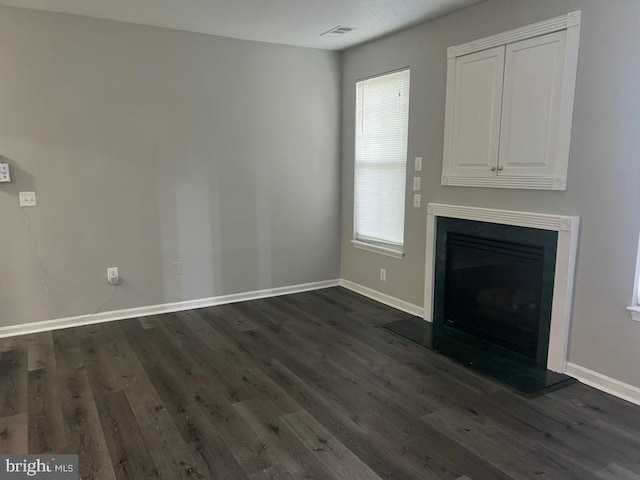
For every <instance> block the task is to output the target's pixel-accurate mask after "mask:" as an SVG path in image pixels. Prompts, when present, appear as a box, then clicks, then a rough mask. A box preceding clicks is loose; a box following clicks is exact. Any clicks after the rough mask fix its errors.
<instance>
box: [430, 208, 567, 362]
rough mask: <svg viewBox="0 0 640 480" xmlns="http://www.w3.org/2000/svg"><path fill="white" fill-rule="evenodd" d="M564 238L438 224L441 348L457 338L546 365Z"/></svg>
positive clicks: (437, 331)
mask: <svg viewBox="0 0 640 480" xmlns="http://www.w3.org/2000/svg"><path fill="white" fill-rule="evenodd" d="M557 237H558V235H557V232H555V231H548V230H540V229H534V228H527V227H517V226H511V225H503V224H496V223H487V222H477V221H472V220H462V219H456V218H445V217H441V218H438V219H437V233H436V262H435V285H436V288H435V292H434V295H435V298H434V325H433V331H434V348H436V349H438V342H439V341H440V342H443V341H445V342H450V341H451V338H452V335H455V336H456V338H462V339H464V338H466V336H470V337H473V338H477V339H480V340H484V341H486V342H488V343H490V344H492V345H496V346H498V347H502V348H505V349H507V350H510V351H511V352H514V353H517V354H519V355H522V356H524V357H527V358H528V359H531V360H532V361H534V362H536V363H538V364H540V365H542V366H545V367H546V364H547V354H548V348H549V331H550V326H551V306H552V297H553V280H554V270H555V262H556V245H557ZM451 329H454V330H455V331H456V332H450V330H451ZM449 333H452V334H451V335H449ZM463 341H464V340H463Z"/></svg>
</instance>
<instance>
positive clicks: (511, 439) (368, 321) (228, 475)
mask: <svg viewBox="0 0 640 480" xmlns="http://www.w3.org/2000/svg"><path fill="white" fill-rule="evenodd" d="M406 316H407V315H406V314H404V313H401V312H398V311H396V310H393V309H391V308H388V307H385V306H384V305H381V304H378V303H375V302H373V301H370V300H368V299H365V298H364V297H361V296H359V295H356V294H354V293H351V292H349V291H347V290H344V289H341V288H332V289H327V290H321V291H316V292H309V293H301V294H296V295H290V296H286V297H278V298H272V299H266V300H257V301H251V302H246V303H239V304H234V305H226V306H220V307H214V308H205V309H201V310H194V311H188V312H183V313H178V314H168V315H161V316H154V317H145V318H139V319H136V320H125V321H120V322H112V323H104V324H99V325H91V326H85V327H79V328H72V329H67V330H58V331H54V332H48V333H41V334H36V335H29V336H23V337H14V338H6V339H2V340H0V347H1V350H2V353H1V355H0V382H1V385H0V451H1V452H3V453H9V452H11V453H13V452H15V453H26V452H28V453H45V452H53V453H78V454H79V458H80V474H81V478H83V479H99V480H114V479H119V480H120V479H132V480H143V479H158V478H160V479H166V480H176V479H185V480H186V479H189V480H191V479H234V480H236V479H238V480H239V479H251V480H268V479H295V480H297V479H306V478H309V479H345V480H346V479H348V480H351V479H398V480H406V479H443V480H444V479H464V480H468V479H471V480H483V479H488V480H489V479H490V480H500V479H577V478H583V479H600V480H602V479H636V480H639V479H640V407H636V406H634V405H631V404H629V403H626V402H624V401H622V400H619V399H616V398H614V397H611V396H609V395H606V394H604V393H601V392H598V391H596V390H594V389H591V388H589V387H586V386H584V385H581V384H576V385H573V386H571V387H568V388H566V389H563V390H559V391H556V392H554V393H551V394H548V395H545V396H542V397H539V398H536V399H526V398H523V397H521V396H519V395H517V394H515V393H512V392H511V391H508V390H506V389H504V388H503V387H501V386H499V385H498V384H496V383H494V382H492V381H490V380H488V379H485V378H482V377H480V376H478V375H475V374H473V373H471V372H470V371H468V370H466V369H465V368H463V367H460V366H458V365H456V364H454V363H452V362H451V361H449V360H447V359H446V358H444V357H442V356H440V355H437V354H434V353H432V352H430V351H428V350H426V349H424V348H421V347H419V346H417V345H414V344H412V343H410V342H408V341H405V340H402V339H399V338H398V337H395V336H394V335H393V334H391V333H389V332H387V331H384V330H382V329H380V328H377V327H376V325H379V324H381V323H386V322H389V321H393V320H398V319H401V318H405V317H406Z"/></svg>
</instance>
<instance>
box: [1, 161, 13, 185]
mask: <svg viewBox="0 0 640 480" xmlns="http://www.w3.org/2000/svg"><path fill="white" fill-rule="evenodd" d="M10 181H11V172H9V164H8V163H0V183H3V182H10Z"/></svg>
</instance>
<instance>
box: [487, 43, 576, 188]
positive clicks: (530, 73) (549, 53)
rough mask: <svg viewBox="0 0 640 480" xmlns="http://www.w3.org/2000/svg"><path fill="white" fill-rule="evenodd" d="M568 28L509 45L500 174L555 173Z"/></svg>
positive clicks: (538, 174) (501, 134)
mask: <svg viewBox="0 0 640 480" xmlns="http://www.w3.org/2000/svg"><path fill="white" fill-rule="evenodd" d="M565 43H566V31H561V32H557V33H550V34H547V35H543V36H540V37H535V38H530V39H528V40H523V41H521V42H516V43H512V44H509V45H507V50H506V58H505V70H504V95H503V100H502V126H501V131H500V154H499V160H498V164H499V167H498V174H499V175H514V176H536V177H544V176H548V177H552V176H553V175H554V171H555V163H556V156H557V152H558V129H559V122H558V120H559V114H560V104H561V101H560V100H561V96H562V82H563V71H564V59H565Z"/></svg>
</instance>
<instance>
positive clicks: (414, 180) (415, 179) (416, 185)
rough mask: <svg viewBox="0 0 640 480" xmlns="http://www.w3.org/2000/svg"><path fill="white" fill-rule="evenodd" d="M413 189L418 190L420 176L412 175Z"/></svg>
mask: <svg viewBox="0 0 640 480" xmlns="http://www.w3.org/2000/svg"><path fill="white" fill-rule="evenodd" d="M413 191H414V192H419V191H420V177H413Z"/></svg>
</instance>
